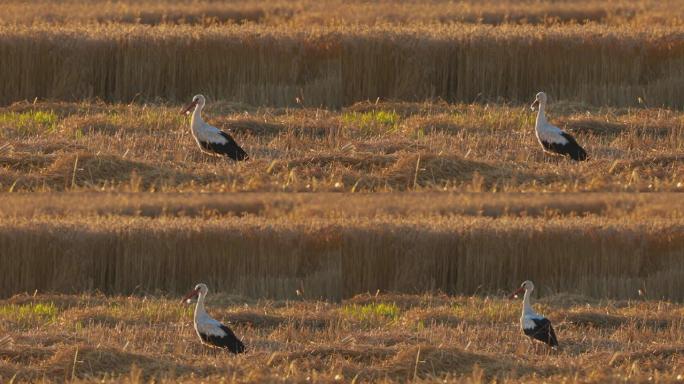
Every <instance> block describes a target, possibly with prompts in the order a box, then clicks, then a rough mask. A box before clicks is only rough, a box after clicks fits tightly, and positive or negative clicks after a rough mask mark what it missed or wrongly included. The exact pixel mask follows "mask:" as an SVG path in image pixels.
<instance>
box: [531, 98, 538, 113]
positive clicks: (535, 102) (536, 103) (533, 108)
mask: <svg viewBox="0 0 684 384" xmlns="http://www.w3.org/2000/svg"><path fill="white" fill-rule="evenodd" d="M537 105H539V100H537V99H535V100H534V101H533V102H532V105H530V109H531V110H533V111H536V110H537V109H536V108H535V106H537Z"/></svg>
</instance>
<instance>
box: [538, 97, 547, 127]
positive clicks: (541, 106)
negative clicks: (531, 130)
mask: <svg viewBox="0 0 684 384" xmlns="http://www.w3.org/2000/svg"><path fill="white" fill-rule="evenodd" d="M544 109H546V102H541V101H540V102H539V110H538V111H537V121H536V123H535V125H536V127H537V128H539V127H541V126H542V125H544V124H546V113H544Z"/></svg>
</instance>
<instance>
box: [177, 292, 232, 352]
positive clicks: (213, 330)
mask: <svg viewBox="0 0 684 384" xmlns="http://www.w3.org/2000/svg"><path fill="white" fill-rule="evenodd" d="M208 291H209V288H207V286H206V284H201V283H200V284H197V285H196V286H195V289H193V290H192V291H190V293H188V295H187V296H186V297H185V299H184V300H188V299H190V298H192V297H195V296H197V305H196V306H195V314H194V319H193V320H194V321H193V323H194V326H195V332H197V336H199V338H200V340H201V341H202V343H204V344H207V345H210V346H213V347H218V348H224V349H228V350H229V351H231V352H233V353H241V352H244V351H245V346H244V344H242V342H241V341H240V340H239V339H238V338H237V336H235V333H233V331H232V330H231V329H230V328H228V327H227V326H225V325H223V324H222V323H221V322H219V321H217V320H214V319H213V318H212V317H211V316H209V314H207V311H206V310H205V309H204V298H205V297H206V296H207V292H208Z"/></svg>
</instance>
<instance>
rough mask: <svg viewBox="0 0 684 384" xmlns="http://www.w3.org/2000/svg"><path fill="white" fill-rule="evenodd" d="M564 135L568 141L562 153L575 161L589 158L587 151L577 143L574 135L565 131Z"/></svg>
mask: <svg viewBox="0 0 684 384" xmlns="http://www.w3.org/2000/svg"><path fill="white" fill-rule="evenodd" d="M562 135H563V137H565V139H566V140H568V143H567V144H565V145H564V146H563V150H562V154H564V155H568V156H570V158H571V159H573V160H575V161H584V160H586V159H587V151H585V150H584V148H582V146H580V145H579V144H578V143H577V140H575V138H574V137H572V136H571V135H569V134H567V133H565V132H563V133H562Z"/></svg>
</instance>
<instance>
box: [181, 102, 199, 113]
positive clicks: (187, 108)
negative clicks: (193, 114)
mask: <svg viewBox="0 0 684 384" xmlns="http://www.w3.org/2000/svg"><path fill="white" fill-rule="evenodd" d="M195 105H197V101H193V102H192V103H190V104H188V106H187V107H185V108H183V110H182V111H181V113H180V114H181V115H186V114H188V113H190V110H191V109H193V108H195Z"/></svg>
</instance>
